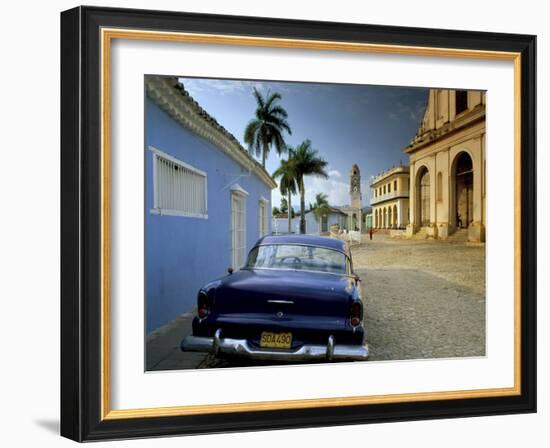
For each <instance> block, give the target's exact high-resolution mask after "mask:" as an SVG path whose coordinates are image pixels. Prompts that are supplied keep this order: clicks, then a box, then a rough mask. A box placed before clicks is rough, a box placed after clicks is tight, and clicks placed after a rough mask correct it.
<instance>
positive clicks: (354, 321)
mask: <svg viewBox="0 0 550 448" xmlns="http://www.w3.org/2000/svg"><path fill="white" fill-rule="evenodd" d="M349 320H350V323H351V325H352V326H354V327H356V326H357V325H359V324H361V321H362V320H363V304H362V303H361V302H353V303H352V304H351V308H350V313H349Z"/></svg>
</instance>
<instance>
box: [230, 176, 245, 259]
mask: <svg viewBox="0 0 550 448" xmlns="http://www.w3.org/2000/svg"><path fill="white" fill-rule="evenodd" d="M247 195H248V193H246V191H244V190H243V189H242V188H240V187H239V186H238V185H237V186H235V187H234V188H232V192H231V267H232V268H233V269H234V270H238V269H240V268H242V267H243V266H244V264H245V261H246V196H247Z"/></svg>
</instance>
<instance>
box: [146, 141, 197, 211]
mask: <svg viewBox="0 0 550 448" xmlns="http://www.w3.org/2000/svg"><path fill="white" fill-rule="evenodd" d="M153 178H154V179H153V183H154V207H153V210H151V211H152V212H153V213H158V214H161V215H176V216H186V217H190V218H208V209H207V176H206V173H205V172H204V171H201V170H199V169H197V168H194V167H192V166H190V165H188V164H186V163H184V162H181V161H180V160H178V159H175V158H174V157H171V156H169V155H168V154H164V153H163V152H161V151H158V150H154V154H153Z"/></svg>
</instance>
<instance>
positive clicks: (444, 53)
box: [100, 28, 521, 420]
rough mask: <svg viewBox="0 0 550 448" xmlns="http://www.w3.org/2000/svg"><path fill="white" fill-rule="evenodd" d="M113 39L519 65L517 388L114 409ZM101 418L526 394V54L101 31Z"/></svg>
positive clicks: (516, 98)
mask: <svg viewBox="0 0 550 448" xmlns="http://www.w3.org/2000/svg"><path fill="white" fill-rule="evenodd" d="M113 39H130V40H146V41H165V42H182V43H198V44H213V45H238V46H253V47H274V48H290V49H309V50H322V51H345V52H355V53H383V54H395V55H410V56H432V57H453V58H469V59H488V60H505V61H513V63H514V191H515V195H514V212H515V218H514V285H515V286H514V386H513V387H507V388H493V389H474V390H458V391H441V392H419V393H406V394H391V395H368V396H356V397H335V398H314V399H303V400H281V401H262V402H244V403H228V404H209V405H188V406H172V407H155V408H140V409H111V407H110V403H111V387H110V378H111V365H110V359H111V346H110V331H111V326H110V243H111V239H110V216H111V215H110V192H111V177H110V176H111V140H110V135H111V134H110V130H111V128H110V126H111V114H110V105H111V103H110V98H111V92H110V63H111V42H112V40H113ZM101 92H102V94H101V262H102V266H101V294H102V295H101V339H100V344H101V375H100V376H101V381H100V383H101V397H100V399H101V406H100V410H101V419H102V420H115V419H129V418H144V417H168V416H183V415H199V414H213V413H229V412H247V411H267V410H283V409H307V408H316V407H334V406H353V405H365V404H382V403H406V402H413V401H432V400H455V399H467V398H486V397H503V396H513V395H520V394H521V364H520V362H521V319H520V317H521V262H520V260H521V54H520V53H514V52H499V51H484V50H467V49H455V48H437V47H417V46H404V45H387V44H369V43H354V42H337V41H320V40H304V39H279V38H264V37H250V36H230V35H216V34H195V33H177V32H162V31H145V30H137V29H119V28H102V29H101Z"/></svg>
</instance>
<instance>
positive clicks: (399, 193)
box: [370, 166, 409, 229]
mask: <svg viewBox="0 0 550 448" xmlns="http://www.w3.org/2000/svg"><path fill="white" fill-rule="evenodd" d="M370 187H371V200H370V203H371V206H372V219H373V227H374V228H376V229H404V228H405V227H406V226H407V225H408V224H409V167H408V166H398V167H394V168H392V169H391V170H388V171H386V172H384V173H382V174H381V175H379V176H377V177H375V178H374V179H373V181H372V183H371V185H370Z"/></svg>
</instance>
